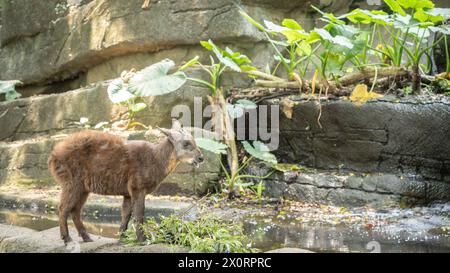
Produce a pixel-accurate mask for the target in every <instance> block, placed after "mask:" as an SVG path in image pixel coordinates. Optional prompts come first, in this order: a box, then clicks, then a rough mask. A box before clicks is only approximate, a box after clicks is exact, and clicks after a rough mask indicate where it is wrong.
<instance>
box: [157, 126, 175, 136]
mask: <svg viewBox="0 0 450 273" xmlns="http://www.w3.org/2000/svg"><path fill="white" fill-rule="evenodd" d="M156 129H158V130H159V131H160V132H161V133H163V134H164V135H166V136H167V137H169V138H172V134H171V133H170V129H166V128H161V127H158V126H156Z"/></svg>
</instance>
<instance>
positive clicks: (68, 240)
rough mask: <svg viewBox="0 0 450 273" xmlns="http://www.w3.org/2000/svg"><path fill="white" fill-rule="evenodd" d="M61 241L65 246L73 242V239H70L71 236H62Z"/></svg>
mask: <svg viewBox="0 0 450 273" xmlns="http://www.w3.org/2000/svg"><path fill="white" fill-rule="evenodd" d="M61 239H62V240H63V241H64V244H65V245H67V244H68V243H70V242H72V238H70V236H62V237H61Z"/></svg>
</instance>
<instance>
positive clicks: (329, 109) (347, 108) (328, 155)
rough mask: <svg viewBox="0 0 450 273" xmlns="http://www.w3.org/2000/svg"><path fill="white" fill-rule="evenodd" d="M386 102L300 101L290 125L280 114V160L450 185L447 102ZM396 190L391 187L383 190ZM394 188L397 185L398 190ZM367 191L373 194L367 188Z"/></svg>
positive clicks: (449, 117) (369, 187)
mask: <svg viewBox="0 0 450 273" xmlns="http://www.w3.org/2000/svg"><path fill="white" fill-rule="evenodd" d="M419 100H421V98H419V99H417V101H414V100H402V101H396V100H395V99H390V98H386V99H383V100H378V101H372V102H369V103H367V104H365V105H363V106H361V107H358V106H355V105H353V104H352V103H351V102H348V101H342V100H330V101H327V102H322V116H321V119H320V123H321V124H322V128H320V127H319V125H318V123H317V117H318V106H317V105H316V104H315V103H314V102H304V101H299V104H298V105H297V106H295V109H294V115H293V118H292V119H287V118H285V117H284V115H283V114H280V119H281V120H280V127H281V128H280V147H279V150H278V151H277V153H278V155H279V156H280V157H281V158H284V159H286V160H288V161H290V162H301V163H304V164H305V165H307V166H312V167H316V168H321V169H347V170H353V171H360V172H389V173H396V174H415V175H419V176H421V177H422V178H424V179H427V180H437V181H449V180H450V178H449V177H450V172H449V169H450V167H449V162H450V143H449V142H448V141H447V139H448V138H449V136H450V123H449V122H448V121H449V120H450V102H449V101H448V99H447V98H442V99H440V100H434V101H426V99H425V100H423V101H419ZM386 186H387V187H395V185H391V184H389V185H386ZM397 186H398V185H397ZM364 187H366V190H368V191H373V190H374V189H373V187H372V186H371V185H370V183H369V182H368V183H367V184H365V185H364Z"/></svg>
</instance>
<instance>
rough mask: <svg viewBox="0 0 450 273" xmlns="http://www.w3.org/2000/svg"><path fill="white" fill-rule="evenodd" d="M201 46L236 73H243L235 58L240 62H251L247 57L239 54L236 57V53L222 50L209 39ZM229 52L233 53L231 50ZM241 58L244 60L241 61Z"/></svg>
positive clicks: (202, 42)
mask: <svg viewBox="0 0 450 273" xmlns="http://www.w3.org/2000/svg"><path fill="white" fill-rule="evenodd" d="M200 43H201V45H202V46H203V47H204V48H206V49H208V50H210V51H212V52H213V53H214V55H216V58H217V59H218V60H219V61H220V62H221V63H222V64H223V65H225V66H227V67H229V68H231V69H232V70H234V71H236V72H241V68H240V67H239V65H238V64H237V63H236V62H235V61H234V60H233V58H235V59H236V60H237V61H239V62H242V63H243V62H246V61H247V60H248V61H250V60H249V59H248V58H247V57H246V56H245V55H241V54H240V53H238V54H237V55H235V56H234V57H233V55H234V52H231V53H230V52H227V51H226V50H222V49H220V48H219V47H217V46H216V45H215V44H214V43H213V41H212V40H211V39H209V40H208V41H207V42H206V41H201V42H200ZM228 50H229V51H231V50H230V49H228ZM239 57H241V58H243V60H239Z"/></svg>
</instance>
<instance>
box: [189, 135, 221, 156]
mask: <svg viewBox="0 0 450 273" xmlns="http://www.w3.org/2000/svg"><path fill="white" fill-rule="evenodd" d="M195 142H196V143H197V146H198V147H200V148H202V149H204V150H207V151H210V152H212V153H215V154H227V148H228V146H227V145H225V144H223V143H220V142H218V141H215V140H213V139H208V138H196V139H195Z"/></svg>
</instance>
